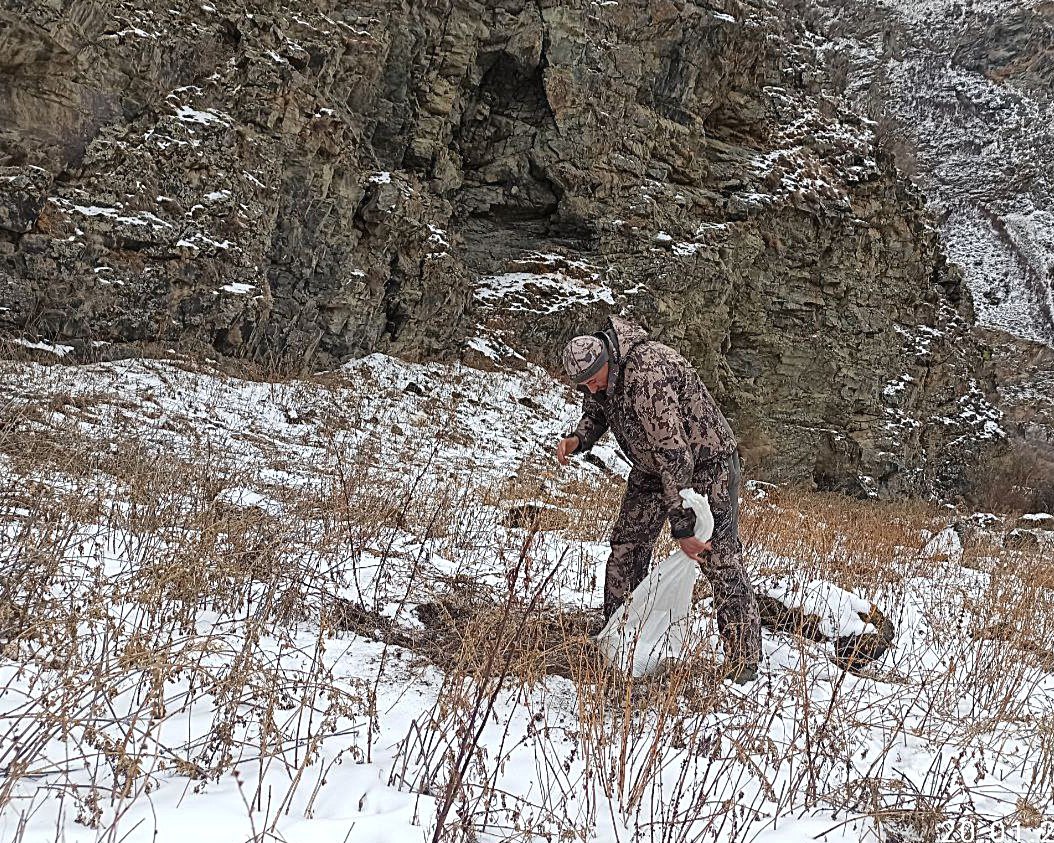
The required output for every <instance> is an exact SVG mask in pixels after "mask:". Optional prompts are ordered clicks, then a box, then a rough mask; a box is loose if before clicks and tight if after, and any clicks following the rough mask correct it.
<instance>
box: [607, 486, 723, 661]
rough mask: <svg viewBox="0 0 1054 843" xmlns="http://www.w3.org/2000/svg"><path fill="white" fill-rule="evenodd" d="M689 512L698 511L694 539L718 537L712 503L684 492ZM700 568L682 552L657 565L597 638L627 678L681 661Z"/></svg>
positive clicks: (688, 490)
mask: <svg viewBox="0 0 1054 843" xmlns="http://www.w3.org/2000/svg"><path fill="white" fill-rule="evenodd" d="M681 498H682V500H683V501H684V503H683V506H684V507H685V508H689V507H690V508H691V509H693V510H695V537H696V538H697V539H699V540H700V541H704V542H705V541H707V540H709V538H710V537H711V536H712V535H713V534H714V516H713V513H712V512H711V511H710V501H709V500H707V498H706V496H705V495H700V494H699V493H698V492H696V491H694V490H692V489H682V490H681ZM698 576H699V567H698V565H696V563H695V561H694V560H692V559H689V558H688V556H687V555H685V553H684V551H683V550H681V549H680V548H678V549H677V550H675V551H674V552H673V553H671V554H670V555H669V556H668V557H666V559H664V560H663V561H662V562H661V563H660V564H658V565H656V566H654V567H653V568H652V569H651V572H650V573H649V574H648V576H646V577H645V578H644V580H643V581H642V582H641V584H640V585H638V586H637V587H636V588H635V589H633V592H632V593H631V594H630V596H629V599H627V600H626V602H625V603H623V604H622V605H621V606H620V607H619V608H618V610H617V611H616V612H615V614H613V615H612V616H611V618H610V619H609V620H608V622H607V624H606V625H605V626H604V628H603V629H602V630H601V631H600V632H599V633H598V634H597V645H598V646H599V647H600V651H601V652H602V653H603V654H604V655H605V656H606V657H607V658H608V660H609V661H611V663H612V664H614V665H616V666H617V667H619V668H620V669H621V670H622V671H623V673H630V672H631V671H632V673H633V675H634V676H646V675H647V674H649V673H651V672H652V671H653V670H655V668H657V667H658V666H659V665H660V664H661V663H662V662H663V661H665V660H666V659H667V658H680V657H681V655H682V654H683V650H684V639H685V635H686V634H687V632H688V612H689V610H690V608H691V605H692V589H693V587H694V585H695V580H696V577H698Z"/></svg>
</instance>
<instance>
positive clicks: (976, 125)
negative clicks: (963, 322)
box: [803, 0, 1054, 343]
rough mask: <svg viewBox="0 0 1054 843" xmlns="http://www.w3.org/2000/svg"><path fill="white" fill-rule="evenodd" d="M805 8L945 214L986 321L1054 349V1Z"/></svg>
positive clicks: (887, 1)
mask: <svg viewBox="0 0 1054 843" xmlns="http://www.w3.org/2000/svg"><path fill="white" fill-rule="evenodd" d="M803 6H804V10H803V13H804V14H806V15H808V16H809V17H810V18H811V20H812V24H813V26H814V28H815V29H817V31H819V32H820V33H822V35H823V39H824V41H825V43H826V45H827V46H826V48H825V51H826V52H827V53H828V54H830V55H831V56H832V61H833V62H834V63H836V64H837V65H838V66H839V70H840V77H841V78H840V81H841V84H842V85H844V88H845V91H846V93H847V95H848V97H849V99H850V100H852V101H854V102H855V103H856V105H857V107H858V109H859V110H861V112H862V113H867V114H869V116H871V117H873V118H874V119H875V120H877V121H879V123H880V124H881V126H880V131H881V133H882V134H883V135H884V138H883V140H884V142H885V143H886V145H887V146H888V147H890V149H891V151H893V152H894V153H895V154H896V156H897V158H898V163H899V164H900V166H901V169H902V170H903V171H904V172H905V174H906V175H908V176H910V177H911V178H912V179H913V180H914V181H915V182H916V183H917V184H919V185H920V186H921V187H922V188H923V189H924V190H925V192H926V194H927V196H928V197H929V199H930V201H931V204H932V206H933V207H934V209H935V210H936V212H937V213H938V215H939V221H940V227H941V230H942V233H943V234H944V238H945V242H946V244H947V247H948V251H949V255H950V257H951V258H952V259H953V260H954V261H955V262H956V263H958V264H959V265H960V266H961V267H962V268H963V271H964V275H965V279H966V281H967V283H968V285H969V286H970V288H971V290H972V291H973V293H974V297H975V300H976V305H977V313H978V318H979V321H980V322H982V323H983V324H985V325H986V326H990V327H994V328H998V329H1001V330H1005V331H1008V332H1010V333H1013V334H1015V335H1016V336H1019V337H1023V338H1025V339H1030V340H1033V341H1038V342H1045V343H1052V342H1054V235H1052V233H1051V232H1052V230H1054V183H1052V182H1051V178H1050V161H1051V160H1054V128H1052V127H1054V99H1052V90H1054V88H1052V84H1054V3H1051V2H1049V0H1017V2H1013V3H1004V2H997V0H971V1H970V2H959V1H958V0H927V2H914V0H880V2H877V3H876V2H871V0H867V2H864V0H850V2H841V0H838V2H830V0H808V3H806V4H803Z"/></svg>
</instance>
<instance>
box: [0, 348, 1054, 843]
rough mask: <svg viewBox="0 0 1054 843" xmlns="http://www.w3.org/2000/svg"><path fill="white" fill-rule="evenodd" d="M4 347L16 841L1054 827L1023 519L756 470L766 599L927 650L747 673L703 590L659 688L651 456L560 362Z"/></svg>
mask: <svg viewBox="0 0 1054 843" xmlns="http://www.w3.org/2000/svg"><path fill="white" fill-rule="evenodd" d="M0 367H2V368H0V395H2V396H4V397H3V398H0V474H2V483H0V490H2V491H0V535H2V537H3V538H2V542H0V554H2V556H3V559H2V565H3V570H4V577H3V578H2V580H0V647H2V656H0V839H2V840H3V841H5V842H7V841H10V843H27V842H28V841H40V840H65V841H70V842H71V843H72V841H113V843H116V842H117V841H128V843H134V841H155V840H156V841H183V840H193V841H195V843H210V841H215V843H232V841H283V840H287V841H318V842H319V843H342V841H355V843H369V841H415V840H417V841H440V840H443V841H447V840H449V841H497V840H511V841H573V840H582V841H586V840H598V841H696V840H722V841H744V843H746V841H796V840H811V839H819V840H824V841H838V840H846V841H850V840H851V841H859V840H868V839H870V840H879V839H882V840H891V841H892V840H901V841H909V840H952V839H956V840H961V839H970V838H968V837H965V836H963V835H964V834H965V833H967V832H968V831H969V830H970V829H973V830H974V831H975V833H977V834H979V835H980V834H985V833H988V834H994V833H995V832H997V831H999V830H1002V829H1008V830H1010V831H1011V832H1012V834H1013V835H1016V837H1013V836H1012V837H1010V838H1009V839H1017V838H1018V837H1019V838H1020V839H1021V840H1040V839H1043V835H1044V834H1046V835H1047V839H1049V835H1050V832H1051V822H1052V821H1054V817H1052V810H1051V804H1052V802H1054V798H1052V791H1054V677H1052V676H1051V673H1050V671H1051V670H1052V669H1054V655H1052V652H1054V650H1052V648H1054V590H1052V589H1054V569H1052V567H1051V564H1050V561H1049V559H1050V551H1049V548H1045V547H1044V546H1043V545H1042V544H1037V545H1036V546H1035V547H1030V548H1027V549H1013V548H1010V547H1005V546H1004V544H1003V535H1004V532H1005V530H1006V529H1007V528H1008V527H1009V526H1010V522H1009V520H1008V518H1006V517H1004V516H1001V515H974V514H971V513H964V512H956V511H953V510H949V509H941V508H937V507H935V506H931V505H925V504H922V503H917V502H915V503H897V504H890V503H887V504H882V503H873V502H872V503H862V502H855V501H851V500H848V499H845V498H840V497H835V496H824V495H817V494H811V493H806V492H800V491H795V490H792V489H784V488H779V489H777V488H774V487H769V486H765V485H762V484H753V485H752V486H750V487H749V489H748V490H747V492H746V496H745V500H744V503H743V505H744V514H743V524H742V531H743V537H744V541H745V542H746V545H747V554H748V563H749V566H750V568H751V570H752V573H753V575H754V577H755V581H756V583H757V588H758V590H759V593H765V594H772V593H774V592H775V593H777V594H778V595H783V596H786V595H796V597H795V598H794V599H796V600H797V602H798V605H800V606H802V607H805V608H807V609H808V610H809V611H810V612H812V613H813V614H815V615H817V616H819V617H820V621H821V625H822V624H823V623H826V624H828V625H830V624H835V625H836V627H837V624H839V623H850V624H851V623H854V622H857V623H858V621H856V620H854V618H853V614H854V612H856V611H857V610H858V609H860V608H861V607H863V606H867V607H870V606H871V605H872V604H873V605H875V606H877V607H879V608H880V609H881V610H882V612H884V613H885V615H886V616H887V617H888V618H889V620H891V621H892V622H893V624H894V625H895V629H896V636H895V640H894V646H893V647H892V648H891V649H890V650H889V651H888V652H887V653H886V654H885V655H884V656H882V658H881V659H879V660H878V661H876V662H874V663H872V664H870V665H868V666H866V667H860V668H857V669H856V670H855V671H853V672H849V671H846V670H843V669H842V667H840V666H839V664H838V663H837V660H836V659H834V658H833V651H832V649H831V645H830V643H827V642H823V641H817V640H813V639H812V638H810V637H809V635H808V634H806V633H807V632H808V630H805V629H801V630H800V631H799V632H795V631H794V630H786V631H783V632H771V631H769V630H766V632H765V635H764V652H765V655H764V662H763V664H762V669H761V674H762V675H761V678H760V680H759V681H757V682H755V683H753V684H751V685H747V686H745V687H743V688H740V687H739V686H734V685H731V684H729V683H724V684H722V683H719V682H718V681H717V676H716V669H717V665H718V664H719V662H720V660H721V656H720V652H719V650H720V643H719V639H718V638H717V636H716V628H715V624H714V622H713V618H712V613H711V607H710V603H709V599H708V595H707V593H706V588H707V587H706V586H705V585H703V586H700V588H701V589H702V591H700V592H699V593H697V595H696V598H697V602H696V605H695V615H694V624H693V628H692V630H691V632H690V641H691V647H690V653H689V657H688V658H687V659H686V660H685V661H683V662H681V663H678V664H674V665H671V666H668V667H667V669H666V670H665V671H664V672H663V673H662V674H661V675H659V676H657V677H652V678H648V679H642V680H636V681H634V680H627V679H626V678H625V677H623V676H621V675H616V673H615V672H613V671H612V670H610V669H609V668H608V667H607V666H606V665H605V664H604V662H603V660H602V659H601V658H600V657H599V656H598V654H597V652H596V650H595V648H594V645H593V644H592V642H591V640H590V639H589V636H588V633H589V632H592V631H595V629H596V622H597V620H598V619H599V613H598V610H597V608H596V607H598V606H599V605H600V603H601V586H602V579H601V578H602V571H603V561H604V558H605V556H606V549H605V544H604V542H605V535H606V530H607V529H608V527H609V524H610V521H611V519H612V518H613V516H614V514H615V511H616V508H617V500H618V495H619V493H620V488H621V487H620V483H621V481H620V479H619V478H618V476H617V471H616V472H612V471H611V470H609V468H608V467H607V466H611V467H614V468H615V469H618V468H619V466H620V465H621V464H620V463H619V461H618V459H617V457H616V456H615V455H614V453H613V452H612V451H611V450H607V451H605V450H604V449H600V457H601V459H599V460H598V461H597V462H598V463H600V464H593V463H582V462H580V463H579V464H578V465H577V466H576V467H575V468H574V469H571V470H567V471H557V466H556V465H555V461H554V460H553V459H552V457H551V443H552V441H553V439H554V437H555V436H556V435H557V434H558V433H559V432H560V431H562V430H564V429H565V428H566V426H567V424H568V422H569V421H570V420H571V418H572V417H573V416H574V414H575V409H574V406H573V405H572V404H571V403H569V401H570V399H571V396H570V395H569V394H567V393H565V392H564V391H563V390H562V389H561V388H560V387H559V386H558V385H556V384H554V383H553V382H552V381H551V380H550V379H549V378H548V377H547V376H546V375H545V374H544V373H542V372H540V371H539V370H537V369H534V368H531V367H526V368H525V369H524V370H523V371H522V372H520V373H518V374H508V373H498V372H489V373H488V372H480V371H477V370H472V369H463V368H457V367H454V368H449V367H443V366H440V365H437V364H432V365H412V364H407V363H401V362H398V361H395V360H393V359H391V358H386V357H383V356H380V355H374V356H371V357H367V358H365V359H364V360H361V361H358V362H356V363H353V364H349V365H348V366H346V367H345V368H343V369H342V370H340V371H337V372H332V373H329V374H324V375H320V376H317V377H315V378H313V379H310V380H300V381H288V382H283V383H270V382H263V381H253V380H239V379H236V378H233V377H230V376H224V375H221V374H219V373H216V372H212V371H205V370H202V369H201V368H199V367H193V366H190V365H189V364H182V363H180V362H178V361H169V362H156V361H154V362H152V361H142V360H138V361H126V362H119V363H109V364H99V365H93V366H87V367H76V368H74V367H65V366H62V365H53V366H45V365H40V364H31V363H15V362H5V363H3V364H0ZM604 463H607V465H605V464H604ZM1039 521H1041V519H1037V523H1039ZM953 525H954V526H955V528H956V529H954V530H952V529H949V527H951V526H953ZM1037 534H1039V535H1040V536H1041V537H1042V535H1043V533H1042V531H1038V533H1037ZM667 549H668V548H667ZM831 595H848V597H847V599H848V600H849V601H850V602H849V603H845V602H840V601H841V598H839V599H838V600H832V597H831ZM852 601H857V602H855V603H854V602H852ZM828 610H830V611H828ZM847 612H848V616H847V614H846V613H847ZM861 628H864V627H863V626H862V625H861ZM977 839H984V838H983V837H980V836H979V837H978V838H977Z"/></svg>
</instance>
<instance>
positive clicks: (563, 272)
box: [0, 0, 1001, 494]
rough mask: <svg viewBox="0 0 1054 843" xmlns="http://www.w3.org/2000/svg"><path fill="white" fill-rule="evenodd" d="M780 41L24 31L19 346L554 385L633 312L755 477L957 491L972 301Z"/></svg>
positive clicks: (277, 9)
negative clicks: (432, 367)
mask: <svg viewBox="0 0 1054 843" xmlns="http://www.w3.org/2000/svg"><path fill="white" fill-rule="evenodd" d="M782 9H783V4H778V3H775V2H769V0H742V2H740V1H739V0H712V2H709V3H688V2H683V0H648V2H645V0H619V2H612V0H604V2H587V1H586V0H540V2H538V1H537V0H535V1H534V2H532V0H503V2H488V3H478V2H472V0H435V2H429V3H423V4H401V3H394V2H359V3H355V4H351V5H347V4H337V3H328V2H322V0H316V2H311V3H291V2H289V3H285V2H281V0H258V2H253V3H241V4H238V8H237V10H236V11H234V10H231V9H230V7H225V8H219V7H214V6H212V5H210V4H208V3H204V4H201V3H197V2H193V3H191V2H181V0H166V2H165V3H160V2H153V0H146V2H139V3H137V4H135V6H134V7H133V6H132V5H131V4H124V3H121V2H118V0H65V2H43V0H40V1H39V2H33V3H31V4H30V5H29V11H28V13H27V12H26V7H25V4H21V3H20V4H12V3H10V2H9V3H8V4H7V5H6V6H0V67H2V69H3V82H0V165H2V169H0V330H2V331H4V332H5V333H6V334H8V335H9V336H16V337H28V338H30V339H32V340H36V339H44V340H47V341H50V342H60V343H63V344H65V345H67V346H69V347H71V348H73V349H74V350H75V352H76V353H77V354H78V355H80V356H81V357H82V358H84V359H87V358H90V357H92V356H99V355H109V354H113V353H123V352H122V351H121V349H122V348H123V347H125V346H127V344H129V343H135V344H144V343H162V344H165V345H170V344H179V345H181V346H183V347H186V348H197V349H199V350H203V351H204V352H205V353H215V352H219V353H221V354H225V355H236V356H244V357H249V358H252V359H256V360H261V361H264V362H270V363H272V364H274V365H276V366H278V367H280V368H282V369H285V370H297V369H309V368H321V367H327V366H331V365H333V364H335V363H337V362H339V361H341V360H344V359H346V358H348V357H351V356H356V355H360V354H363V353H366V352H369V351H374V350H381V351H388V352H393V353H398V354H402V355H408V356H416V357H432V356H445V357H459V356H464V357H465V359H467V360H468V361H469V362H472V361H480V360H482V359H483V358H484V357H489V358H492V360H491V361H490V362H488V365H493V362H494V361H497V363H498V364H499V365H515V361H516V360H517V359H518V358H519V357H521V356H526V357H528V358H531V359H535V360H538V361H540V362H544V363H546V364H548V365H552V364H553V362H554V360H555V357H556V351H557V350H558V349H559V347H560V345H561V344H562V343H563V342H564V341H565V340H566V338H567V337H568V336H569V335H570V334H571V333H572V332H575V331H578V330H581V329H583V328H585V327H587V326H591V325H594V324H596V323H597V322H598V321H599V320H600V319H601V318H602V316H603V315H604V314H605V313H606V312H609V311H611V310H613V309H626V310H628V311H629V313H630V314H631V315H635V316H637V318H639V319H641V320H642V321H644V322H645V323H646V324H647V325H649V327H650V328H651V329H652V330H653V331H654V332H655V334H656V335H657V336H658V337H660V338H661V339H663V340H664V341H666V342H668V343H670V344H672V345H674V346H676V347H678V348H680V349H681V350H682V351H684V352H685V353H686V354H687V355H688V356H689V357H690V358H691V359H692V360H693V361H694V362H695V363H696V364H697V365H698V366H699V367H700V369H701V371H702V372H703V374H704V377H705V378H706V380H707V381H708V382H709V383H710V384H711V385H712V386H713V387H714V389H715V391H716V392H717V394H718V396H719V398H720V399H721V400H722V401H723V403H724V404H725V406H726V407H727V409H728V410H729V413H730V415H731V416H732V417H733V419H734V422H735V425H736V427H737V429H738V430H739V431H740V433H741V435H742V438H743V443H744V447H745V450H746V452H747V456H748V459H749V461H750V463H751V465H752V470H753V471H754V472H755V473H758V474H760V475H762V476H769V477H774V478H784V479H790V478H799V479H809V480H812V481H814V482H815V483H816V484H817V485H819V486H821V487H825V488H846V489H851V490H855V491H859V492H862V493H868V494H892V493H897V492H901V491H922V490H926V489H931V488H934V487H938V488H943V489H951V488H954V487H956V486H957V485H958V484H959V483H960V482H961V481H962V473H963V467H964V466H965V465H968V464H969V462H970V461H971V460H973V459H975V458H976V455H977V453H978V449H980V448H983V447H984V446H985V443H988V442H991V441H993V440H994V439H998V438H999V437H1000V435H1001V434H1000V432H999V429H998V424H997V417H998V413H997V411H995V410H994V409H993V408H992V407H991V406H990V405H989V404H988V403H987V402H986V400H985V397H984V396H985V393H986V391H987V387H986V386H985V384H984V383H982V382H981V381H980V380H979V376H978V375H977V371H978V370H977V366H976V362H977V361H976V359H975V356H974V352H973V351H971V349H972V348H973V343H972V342H970V341H968V339H967V333H968V331H969V327H970V324H971V322H972V319H973V312H972V305H971V300H970V296H969V294H968V292H967V291H966V290H965V289H964V287H963V285H962V283H961V280H960V276H959V274H958V272H957V271H956V270H955V269H954V268H952V267H950V266H949V265H948V264H947V263H946V261H945V258H944V255H943V252H942V246H941V242H940V238H939V235H938V233H937V230H936V228H935V226H934V225H933V224H932V221H931V218H930V216H929V213H928V212H927V210H926V207H925V204H924V202H923V199H922V197H921V194H919V193H918V192H917V191H915V190H914V189H913V188H912V187H911V186H910V185H909V184H908V183H907V182H906V181H904V180H903V179H901V178H899V177H898V176H897V173H896V171H895V168H894V167H893V165H892V163H891V161H890V160H889V159H888V157H887V156H886V155H885V154H884V153H883V152H882V150H881V149H880V148H879V146H878V138H877V137H876V134H875V127H874V125H873V124H871V123H868V122H867V121H864V120H862V119H860V118H859V117H856V116H855V115H854V113H853V112H852V111H851V110H849V109H848V108H847V107H846V105H845V103H844V101H843V99H842V98H841V96H840V95H839V94H838V93H837V89H838V86H837V85H835V84H832V79H831V74H832V72H833V71H832V63H831V62H830V61H827V60H826V59H825V58H824V56H823V55H822V47H823V45H822V44H821V43H820V41H819V39H818V38H817V37H816V35H815V34H813V33H811V32H810V31H809V30H808V29H807V28H805V26H804V25H803V24H801V23H799V22H798V21H799V18H798V16H797V15H796V14H793V13H791V12H789V11H783V10H782Z"/></svg>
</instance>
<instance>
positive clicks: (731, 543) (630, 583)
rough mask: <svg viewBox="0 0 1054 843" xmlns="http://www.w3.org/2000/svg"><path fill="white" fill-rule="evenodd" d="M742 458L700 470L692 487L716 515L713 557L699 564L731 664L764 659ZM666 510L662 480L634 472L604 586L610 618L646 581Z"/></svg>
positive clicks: (613, 537) (613, 536)
mask: <svg viewBox="0 0 1054 843" xmlns="http://www.w3.org/2000/svg"><path fill="white" fill-rule="evenodd" d="M739 480H740V463H739V455H738V454H733V456H732V457H731V458H729V459H728V460H723V459H722V460H712V461H710V462H706V463H702V464H699V465H697V466H696V469H695V474H694V476H693V477H692V486H693V487H694V488H695V489H696V491H698V492H700V493H701V494H705V495H709V496H710V508H711V510H712V511H713V513H714V535H713V538H712V542H713V551H712V552H711V553H709V554H705V555H704V557H703V562H702V563H701V564H700V567H701V568H702V571H703V573H704V574H705V575H706V577H707V579H708V580H710V585H711V586H712V587H713V589H714V608H715V610H716V613H717V628H718V630H719V631H720V632H721V637H722V639H724V644H725V657H726V658H727V659H728V660H729V661H733V662H738V661H747V662H757V661H758V659H759V658H760V657H761V619H760V617H759V616H758V606H757V602H756V601H755V600H754V592H753V591H752V590H751V588H750V582H749V580H748V579H747V573H746V569H745V568H744V567H743V548H742V545H741V544H740V541H739ZM665 521H666V510H665V508H664V507H663V505H662V490H661V487H660V485H659V478H658V477H656V476H655V475H651V474H645V473H644V472H640V471H638V470H637V469H633V470H632V471H631V472H630V475H629V482H628V483H627V485H626V493H625V495H624V496H623V498H622V507H621V509H620V510H619V514H618V518H617V519H616V520H615V526H614V528H613V529H612V531H611V556H610V557H609V558H608V564H607V575H606V577H605V580H604V615H605V617H611V615H612V613H614V611H615V610H616V609H617V608H618V607H619V605H621V603H622V601H623V600H624V599H625V598H626V595H627V594H629V593H630V592H631V591H632V590H633V589H634V588H636V586H637V585H639V584H640V582H641V580H643V579H644V577H645V576H647V573H648V568H649V567H650V565H651V555H652V551H653V550H654V548H655V541H656V539H658V537H659V532H660V531H661V530H662V525H663V523H664V522H665Z"/></svg>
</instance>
